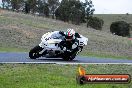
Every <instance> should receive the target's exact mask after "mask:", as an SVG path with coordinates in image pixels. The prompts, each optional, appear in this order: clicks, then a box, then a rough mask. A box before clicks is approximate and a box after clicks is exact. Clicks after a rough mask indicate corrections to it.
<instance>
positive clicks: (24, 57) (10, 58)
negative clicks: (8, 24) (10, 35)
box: [0, 52, 132, 64]
mask: <svg viewBox="0 0 132 88" xmlns="http://www.w3.org/2000/svg"><path fill="white" fill-rule="evenodd" d="M0 63H45V64H46V63H47V64H87V63H92V64H98V63H100V64H102V63H106V64H108V63H109V64H111V63H115V64H117V63H119V64H123V63H124V64H125V63H127V64H132V60H127V59H111V58H96V57H83V56H77V57H76V58H75V59H74V60H73V61H63V60H62V59H61V58H45V57H41V58H38V59H30V58H29V57H28V53H12V52H11V53H7V52H1V53H0Z"/></svg>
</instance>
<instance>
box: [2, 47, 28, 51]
mask: <svg viewBox="0 0 132 88" xmlns="http://www.w3.org/2000/svg"><path fill="white" fill-rule="evenodd" d="M0 52H28V50H27V49H22V48H14V47H0Z"/></svg>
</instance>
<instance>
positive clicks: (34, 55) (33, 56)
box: [29, 45, 43, 59]
mask: <svg viewBox="0 0 132 88" xmlns="http://www.w3.org/2000/svg"><path fill="white" fill-rule="evenodd" d="M42 50H43V48H41V47H40V46H39V45H37V46H35V47H34V48H32V49H31V50H30V52H29V57H30V58H31V59H36V58H39V57H40V55H39V52H40V51H42Z"/></svg>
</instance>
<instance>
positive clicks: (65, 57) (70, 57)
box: [62, 52, 76, 61]
mask: <svg viewBox="0 0 132 88" xmlns="http://www.w3.org/2000/svg"><path fill="white" fill-rule="evenodd" d="M75 56H76V55H71V52H65V53H64V54H63V55H62V59H63V60H64V61H72V60H73V59H74V58H75Z"/></svg>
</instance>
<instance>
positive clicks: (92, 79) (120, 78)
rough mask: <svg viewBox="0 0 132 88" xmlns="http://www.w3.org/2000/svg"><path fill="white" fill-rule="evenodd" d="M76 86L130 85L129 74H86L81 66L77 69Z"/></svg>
mask: <svg viewBox="0 0 132 88" xmlns="http://www.w3.org/2000/svg"><path fill="white" fill-rule="evenodd" d="M76 80H77V83H78V84H86V83H121V84H122V83H130V81H131V77H130V75H129V74H86V72H85V70H84V69H83V67H82V66H79V68H78V75H77V77H76Z"/></svg>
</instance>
